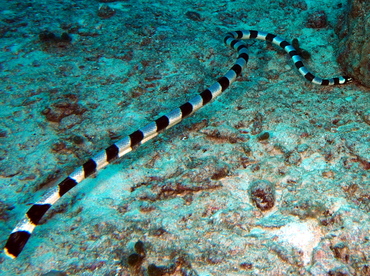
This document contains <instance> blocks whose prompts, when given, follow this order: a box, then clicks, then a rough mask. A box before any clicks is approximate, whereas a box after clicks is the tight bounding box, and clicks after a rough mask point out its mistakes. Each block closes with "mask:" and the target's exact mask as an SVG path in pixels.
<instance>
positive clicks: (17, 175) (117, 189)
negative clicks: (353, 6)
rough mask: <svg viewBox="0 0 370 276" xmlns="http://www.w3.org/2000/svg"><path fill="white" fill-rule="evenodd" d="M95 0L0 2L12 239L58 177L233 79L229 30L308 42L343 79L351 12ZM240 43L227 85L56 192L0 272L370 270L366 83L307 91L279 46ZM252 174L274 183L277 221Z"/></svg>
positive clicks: (321, 4)
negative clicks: (344, 21)
mask: <svg viewBox="0 0 370 276" xmlns="http://www.w3.org/2000/svg"><path fill="white" fill-rule="evenodd" d="M102 2H103V1H101V2H98V1H96V2H95V1H74V2H73V1H72V2H71V1H58V2H54V1H37V2H36V1H28V2H18V1H11V2H6V3H3V5H2V9H1V12H0V17H1V24H0V43H1V48H0V49H2V50H1V51H0V76H1V83H0V89H1V96H0V97H1V98H0V99H1V103H2V104H1V106H2V108H1V109H0V116H1V121H0V152H1V154H0V156H1V158H0V174H1V177H0V189H1V191H0V194H1V196H0V200H1V206H2V207H1V209H0V210H1V212H0V214H1V216H0V218H1V219H0V224H1V225H0V226H1V227H0V232H1V235H0V237H1V241H2V244H3V245H5V242H6V240H7V238H8V235H9V234H10V232H11V231H12V229H13V228H14V226H15V225H16V223H17V222H18V221H19V220H20V219H21V218H23V216H24V214H25V212H27V210H28V209H29V207H30V206H31V204H33V203H34V202H36V201H37V200H39V198H40V197H41V196H42V195H43V194H44V193H45V191H47V189H48V188H50V187H54V186H55V185H56V184H57V183H58V182H57V181H58V180H61V179H63V178H64V177H66V176H67V175H68V174H69V173H71V172H72V171H73V169H74V168H76V167H77V166H79V165H81V164H82V163H84V162H85V161H86V160H87V159H89V158H90V157H91V156H93V155H94V154H95V153H97V152H98V151H99V150H101V149H104V148H106V147H107V146H109V145H110V144H112V143H114V142H116V141H117V140H119V139H121V138H123V137H125V136H126V135H128V134H130V133H132V132H133V131H135V130H136V129H138V128H140V127H142V126H144V125H146V124H147V123H148V122H150V121H152V120H153V119H156V118H158V117H159V116H161V115H163V114H165V113H167V112H168V111H170V110H172V109H173V108H176V107H177V106H180V105H181V104H183V103H185V102H186V101H188V100H189V99H190V98H192V97H193V96H195V95H196V94H197V93H200V92H201V91H203V90H204V89H205V88H207V87H208V86H210V85H211V84H212V83H214V82H215V80H217V78H219V77H221V76H223V74H225V73H226V72H227V70H228V69H229V67H230V66H232V65H233V63H234V62H235V59H236V53H235V51H233V50H231V49H229V48H227V47H226V46H225V45H224V43H223V38H224V35H225V33H227V32H229V31H234V30H241V29H247V30H248V29H255V30H261V31H267V32H271V33H274V34H277V35H280V36H282V37H283V38H285V39H287V41H292V40H293V39H294V38H297V39H298V40H299V44H300V47H302V48H303V49H305V50H307V51H308V52H309V53H310V56H311V57H310V58H309V59H307V60H306V61H305V62H306V64H307V67H308V68H310V69H312V72H314V73H315V74H316V73H317V74H318V75H319V76H321V77H333V76H340V75H341V74H342V72H341V68H340V67H339V66H338V65H337V63H336V56H335V51H336V45H337V44H338V38H337V36H336V33H335V31H334V30H335V27H336V25H337V21H338V18H339V16H340V15H341V14H343V13H344V12H345V10H346V5H345V4H346V3H345V1H339V0H336V1H294V2H287V1H264V0H262V1H259V2H254V1H218V2H205V3H201V4H200V3H197V2H196V1H157V2H155V3H153V2H152V1H117V2H108V3H102ZM321 11H324V14H325V15H326V17H327V19H326V21H325V20H324V19H323V18H321V17H320V16H321V15H322V14H323V13H322V12H321ZM52 34H54V36H53V35H52ZM66 34H68V35H66ZM70 39H71V40H70ZM246 43H247V44H248V47H249V52H250V60H249V63H248V65H247V69H246V70H244V71H243V73H242V76H241V77H239V78H238V80H237V81H236V82H235V83H234V84H233V85H231V87H229V88H228V89H227V90H226V91H225V92H224V93H223V94H222V95H221V96H220V97H219V98H217V99H216V100H215V101H214V102H212V103H210V104H209V105H207V106H205V107H204V108H202V109H201V110H199V111H198V112H196V113H195V114H193V115H192V116H191V117H189V118H187V119H186V120H184V121H183V122H181V123H180V124H179V125H177V126H175V127H173V128H171V129H169V130H167V131H165V133H163V134H161V135H160V136H158V137H156V138H154V139H153V140H152V141H149V142H148V143H146V144H144V145H143V146H141V147H139V148H138V149H137V150H135V151H133V152H131V153H129V154H127V155H126V156H125V157H123V158H122V159H120V160H118V161H117V162H115V163H114V164H111V165H109V166H108V167H107V168H106V169H104V170H103V171H101V172H100V173H99V174H98V175H97V176H96V177H91V178H89V179H87V180H85V181H83V182H82V183H81V184H80V185H78V186H77V187H76V188H75V189H73V190H72V191H71V192H70V193H68V194H67V195H65V196H64V197H63V198H62V199H60V200H59V201H58V202H57V203H56V204H55V205H54V206H53V208H52V209H51V210H50V211H49V212H48V213H47V214H46V216H45V218H44V219H42V221H41V225H40V226H38V227H36V229H35V231H34V233H33V235H32V237H31V239H30V241H29V242H28V243H27V245H26V247H25V249H24V251H23V252H22V253H21V255H20V256H19V257H18V258H17V259H15V260H11V259H10V258H7V257H6V256H5V254H2V255H1V256H0V271H1V272H2V275H58V274H56V272H53V273H54V274H51V273H50V272H51V271H53V270H54V271H60V272H64V273H66V274H67V275H165V274H164V273H167V274H168V275H286V274H290V275H328V274H330V273H332V275H336V274H335V273H337V274H338V273H342V274H343V275H355V274H357V275H366V273H368V271H369V270H368V269H369V268H368V267H369V265H370V260H369V259H368V257H366V256H369V255H370V245H369V232H370V229H369V228H370V227H369V224H368V223H367V222H368V221H369V219H370V218H369V211H370V205H369V196H368V195H369V192H370V191H369V162H370V152H369V150H368V149H369V143H370V140H369V134H368V133H369V123H368V122H367V121H366V118H367V117H366V116H367V115H366V114H367V112H370V111H369V110H370V102H369V97H368V90H365V89H364V88H362V87H359V86H357V85H356V84H351V85H347V86H341V87H321V86H316V85H313V84H311V83H310V82H308V81H306V80H305V79H304V78H302V76H301V75H300V74H299V73H298V72H297V70H296V69H295V66H294V65H293V63H292V62H291V60H290V58H289V57H288V56H287V55H286V54H285V53H284V52H283V51H282V50H281V49H279V48H277V47H275V46H272V45H269V44H266V43H265V42H263V41H256V40H251V41H247V42H246ZM369 114H370V113H369ZM266 132H267V133H269V135H268V138H267V139H260V137H261V135H262V134H263V133H266ZM256 180H264V181H268V182H270V183H272V184H273V186H274V192H275V204H274V206H273V207H272V208H271V209H269V210H267V211H261V210H260V209H258V208H257V207H256V206H255V204H254V203H253V200H252V199H251V196H250V187H251V185H252V183H254V182H255V181H256ZM139 240H140V241H142V242H143V246H144V249H143V250H144V251H145V254H144V253H143V252H141V253H140V252H137V251H138V250H137V249H136V251H135V244H136V243H137V241H139ZM135 252H136V253H137V254H139V255H140V256H141V257H140V258H141V259H140V262H138V263H137V265H136V266H133V265H130V262H129V256H131V255H132V254H134V253H135ZM144 255H145V256H144ZM153 265H154V266H155V267H160V268H159V269H158V268H157V269H156V268H155V267H154V266H153ZM47 273H49V274H47ZM333 273H334V274H333ZM60 275H62V274H60ZM338 275H340V274H338Z"/></svg>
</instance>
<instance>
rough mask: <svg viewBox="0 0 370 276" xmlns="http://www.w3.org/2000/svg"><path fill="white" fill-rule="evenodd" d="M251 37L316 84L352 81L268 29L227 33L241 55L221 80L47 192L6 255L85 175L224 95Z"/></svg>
mask: <svg viewBox="0 0 370 276" xmlns="http://www.w3.org/2000/svg"><path fill="white" fill-rule="evenodd" d="M251 38H255V39H260V40H266V41H269V42H272V43H273V44H275V45H277V46H280V47H281V48H283V49H284V50H285V52H287V53H288V54H289V55H290V57H291V58H292V60H293V62H294V64H295V66H296V68H297V69H298V71H299V73H300V74H302V75H303V76H304V77H305V78H306V79H307V80H309V81H310V82H312V83H314V84H318V85H341V84H346V83H349V82H351V81H352V79H351V78H350V77H344V76H342V77H337V78H329V79H322V78H319V77H316V76H314V75H313V74H312V73H310V72H309V71H308V70H307V68H306V67H305V66H304V65H303V63H302V59H301V57H300V56H299V55H298V53H297V50H296V49H295V48H294V47H293V46H292V45H290V44H289V43H288V42H287V41H285V40H284V39H283V38H281V37H278V36H276V35H273V34H270V33H266V32H260V31H252V30H245V31H235V32H230V33H228V34H226V36H225V39H224V42H225V44H226V45H227V46H229V47H231V48H234V49H235V50H237V52H238V54H239V55H238V58H237V60H236V62H235V64H234V65H233V66H232V67H231V68H230V70H229V71H228V72H227V73H226V74H225V75H224V76H223V77H221V78H220V79H218V80H217V81H216V82H215V83H214V84H212V85H211V86H210V87H208V88H207V89H205V90H204V91H203V92H202V93H200V94H199V95H197V96H195V97H194V98H192V99H191V100H190V101H188V102H187V103H185V104H183V105H181V106H180V107H178V108H176V109H174V110H172V111H171V112H169V113H167V114H166V115H163V116H162V117H160V118H158V119H157V120H155V121H153V122H152V123H149V124H148V125H146V126H144V127H143V128H140V129H138V130H136V131H135V132H133V133H131V134H130V135H128V136H126V137H125V138H123V139H122V140H120V141H118V142H116V143H114V144H113V145H111V146H109V147H108V148H106V149H105V150H103V151H101V152H99V153H98V154H97V155H95V156H94V157H92V158H90V159H89V160H88V161H87V162H86V163H84V164H83V165H82V166H81V167H78V168H77V169H75V170H74V171H73V172H72V173H71V174H70V175H69V176H67V177H66V178H65V179H64V180H63V181H61V182H60V183H59V184H58V185H57V186H56V187H54V188H52V189H50V190H49V191H47V192H46V194H45V195H44V196H43V197H42V198H41V199H40V200H39V201H38V202H36V203H35V204H33V205H32V207H31V208H30V209H29V210H28V212H27V213H26V214H25V216H24V218H23V219H22V220H21V221H20V222H19V223H18V224H17V225H16V227H15V228H14V230H13V231H12V232H11V234H10V236H9V238H8V241H7V243H6V245H5V248H4V251H5V254H6V255H8V256H9V257H11V258H16V257H17V256H18V255H19V254H20V253H21V251H22V250H23V248H24V246H25V245H26V243H27V241H28V239H29V238H30V236H31V233H32V231H33V230H34V228H35V227H36V225H37V224H38V223H39V221H40V219H41V218H42V217H43V215H44V214H45V213H46V212H47V210H48V209H49V208H50V207H51V206H52V205H53V204H54V203H55V202H56V201H57V200H59V199H60V198H61V197H62V196H63V195H64V194H65V193H67V192H68V191H69V190H71V189H72V188H73V187H75V186H76V185H77V184H79V183H80V182H82V181H83V180H84V179H85V178H87V177H89V176H90V175H92V174H94V173H96V172H97V171H99V170H101V169H102V168H104V167H105V166H106V165H108V164H109V163H111V162H112V161H114V160H115V159H117V158H120V157H122V156H123V155H125V154H126V153H128V152H130V151H132V150H133V149H135V148H136V147H138V146H139V145H141V144H143V143H145V142H147V141H149V140H150V139H152V138H154V137H155V136H157V135H158V134H159V133H160V132H162V131H164V130H166V129H168V128H170V127H172V126H174V125H175V124H177V123H179V122H181V121H182V120H183V119H184V118H186V117H188V116H190V115H191V114H193V113H194V112H195V111H197V110H198V109H200V108H201V107H203V106H204V105H206V104H207V103H209V102H210V101H211V100H213V99H214V98H216V97H217V96H218V95H220V94H221V93H222V92H223V91H225V90H226V89H227V88H228V87H229V86H230V84H232V83H233V82H234V81H235V79H236V78H237V77H238V76H239V75H240V74H241V72H242V70H243V69H244V68H245V67H246V65H247V62H248V51H247V46H246V45H245V44H244V43H243V42H241V41H240V39H251Z"/></svg>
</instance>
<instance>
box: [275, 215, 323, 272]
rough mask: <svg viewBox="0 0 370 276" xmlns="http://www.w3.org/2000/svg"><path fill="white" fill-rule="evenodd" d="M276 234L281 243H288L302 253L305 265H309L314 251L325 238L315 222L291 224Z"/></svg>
mask: <svg viewBox="0 0 370 276" xmlns="http://www.w3.org/2000/svg"><path fill="white" fill-rule="evenodd" d="M274 234H276V235H277V236H278V239H279V240H280V241H282V242H287V243H289V244H291V245H292V246H293V247H295V248H297V249H298V250H300V251H302V253H303V262H304V264H305V265H308V264H309V262H310V259H311V254H312V251H313V249H314V248H315V247H316V246H317V245H318V243H319V242H320V239H321V237H322V236H323V234H322V232H321V231H320V228H319V227H318V225H317V222H315V221H307V222H291V223H288V224H287V225H285V226H284V227H281V228H280V229H279V230H277V231H276V232H275V233H274Z"/></svg>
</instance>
